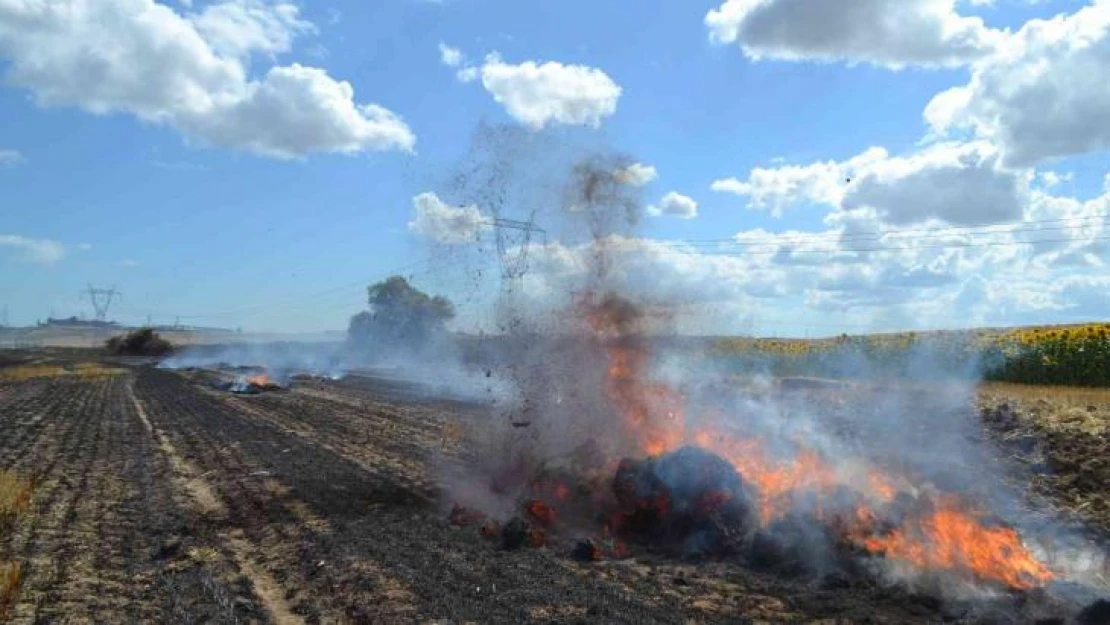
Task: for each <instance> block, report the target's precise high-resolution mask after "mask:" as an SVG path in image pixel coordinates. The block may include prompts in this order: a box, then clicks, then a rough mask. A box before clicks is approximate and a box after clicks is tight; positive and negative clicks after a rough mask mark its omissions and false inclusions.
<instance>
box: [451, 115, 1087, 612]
mask: <svg viewBox="0 0 1110 625" xmlns="http://www.w3.org/2000/svg"><path fill="white" fill-rule="evenodd" d="M563 138H565V137H563ZM559 139H560V138H559V137H556V136H552V135H548V134H545V133H527V132H523V131H519V130H514V129H506V128H490V127H483V128H481V129H479V131H478V133H477V134H476V135H475V141H474V144H473V146H472V149H471V152H470V154H468V156H467V159H466V161H465V167H463V168H462V170H461V171H460V173H459V175H457V176H456V177H454V178H453V179H452V182H451V183H450V184H448V185H447V186H446V188H445V189H444V190H443V193H444V194H445V195H447V196H448V197H449V199H450V201H451V202H452V203H453V204H457V205H475V206H478V207H479V208H480V209H481V210H483V211H484V212H486V213H487V214H490V215H494V216H496V217H499V218H510V219H516V220H523V221H527V222H530V223H533V224H536V225H537V226H541V227H542V228H543V229H544V230H545V231H546V232H547V233H548V235H549V239H550V242H549V245H547V246H546V247H545V246H543V245H541V244H540V243H538V242H536V241H534V240H533V241H530V242H526V243H520V244H519V245H516V246H514V245H506V244H505V241H499V243H501V245H499V247H498V250H499V253H500V254H501V255H502V258H501V261H502V262H505V261H506V258H505V256H510V257H514V256H513V255H517V256H515V257H514V258H515V259H518V260H519V255H520V254H522V253H523V252H525V251H528V252H531V253H532V254H533V256H532V258H533V259H535V258H536V257H537V256H538V257H540V258H542V257H543V255H544V254H561V253H565V251H566V250H567V249H568V247H569V246H573V247H574V248H575V250H576V253H575V254H574V256H573V259H569V258H567V259H563V260H564V261H565V262H562V263H555V264H553V265H547V264H544V263H542V262H541V263H538V264H537V265H535V266H534V267H532V268H531V269H532V270H533V271H536V272H543V271H546V270H550V269H551V268H552V267H557V266H560V265H562V266H566V265H574V271H569V272H565V273H563V274H562V275H558V276H555V278H556V280H549V279H544V280H530V279H528V278H525V279H524V280H523V281H521V282H520V283H517V284H511V286H513V287H514V288H512V289H510V290H507V291H505V292H503V293H502V296H501V297H500V298H499V299H498V300H497V303H496V305H495V308H496V311H497V317H498V319H499V323H498V328H499V330H500V332H499V333H498V334H496V335H493V336H489V337H486V338H485V339H484V347H483V349H482V356H481V358H480V361H481V363H482V366H483V367H485V368H486V369H487V370H492V371H494V372H496V373H495V376H496V377H498V378H500V379H503V380H505V381H506V382H507V383H508V385H509V386H511V388H512V391H513V392H509V393H505V394H504V395H503V396H502V397H503V399H504V401H503V402H502V403H501V404H500V405H499V410H498V411H497V412H496V414H495V415H493V416H492V417H491V418H490V419H488V420H481V421H476V422H472V423H469V424H468V425H469V427H470V429H471V432H470V435H471V438H472V442H474V443H475V444H476V445H478V448H479V451H478V452H477V453H476V457H477V458H478V461H476V462H468V463H466V464H451V463H445V464H444V465H443V466H442V467H441V473H442V474H443V476H444V478H443V482H444V484H445V486H446V487H447V492H448V495H449V498H450V502H451V503H458V504H462V505H465V506H471V507H476V508H479V509H482V510H484V511H485V512H487V513H488V514H491V515H493V516H496V517H499V518H505V517H507V516H509V515H511V514H512V513H513V511H514V510H517V509H518V507H517V506H518V503H519V501H518V500H519V499H520V497H522V496H523V494H524V493H525V492H530V491H528V489H529V480H530V479H532V477H533V476H536V475H540V474H546V473H547V472H549V471H551V469H552V467H558V468H560V470H562V469H566V468H567V467H575V466H580V465H581V464H582V461H581V458H582V457H583V456H591V457H593V456H596V457H599V458H601V459H602V460H600V461H597V462H594V463H592V464H590V463H587V465H589V468H588V469H576V470H577V471H579V473H578V474H579V475H583V476H584V475H591V476H592V475H597V474H598V472H600V473H601V474H608V475H609V476H612V475H613V474H614V472H615V471H616V469H617V464H618V463H619V462H620V461H621V460H622V459H624V458H630V459H633V460H642V459H646V458H660V464H659V465H658V466H661V467H665V470H658V471H657V472H656V474H655V475H654V477H653V478H652V479H655V478H658V480H660V481H661V482H662V483H664V484H665V485H666V486H667V487H668V489H667V490H666V492H668V493H679V494H682V497H681V498H680V500H679V501H678V503H679V504H680V506H679V507H680V508H683V509H685V508H688V507H689V506H690V505H692V504H691V500H690V498H689V497H688V496H687V495H688V493H689V484H692V483H693V484H702V482H699V481H697V480H696V479H695V477H696V474H695V472H697V471H705V470H706V467H707V466H709V467H715V466H717V465H715V464H713V463H712V462H711V461H707V460H705V459H704V457H703V456H702V455H699V454H694V455H690V454H689V453H688V452H687V453H686V454H685V455H684V456H682V458H686V460H683V461H679V460H674V459H673V458H672V457H671V456H670V455H669V454H671V453H672V452H675V451H677V450H679V449H683V448H685V447H690V446H693V447H699V448H701V449H702V450H707V451H709V452H712V453H713V454H715V455H716V456H718V457H719V458H723V459H725V460H726V461H727V462H728V463H730V464H731V465H732V466H733V467H734V468H735V470H736V472H737V475H738V476H739V477H738V479H740V480H742V481H743V489H742V490H743V491H744V492H745V493H748V492H751V493H756V494H755V495H752V496H751V498H752V503H751V505H752V506H753V507H754V508H756V509H755V510H753V511H752V513H753V515H755V516H758V517H759V519H760V521H759V527H758V529H757V530H755V531H752V532H749V533H748V535H747V537H746V538H745V540H747V541H748V548H749V551H748V554H749V555H748V557H749V559H750V560H751V562H752V563H758V561H759V560H760V557H761V556H763V557H765V558H766V559H768V560H770V561H774V562H777V563H778V565H780V566H783V565H785V564H787V563H795V564H798V565H799V566H800V567H801V568H803V569H805V570H806V571H809V572H810V573H813V574H818V575H820V574H823V573H826V572H831V571H841V570H843V568H844V567H845V566H846V564H847V563H849V562H850V565H851V566H853V567H863V568H866V569H869V570H870V574H872V575H875V576H877V577H879V578H882V579H889V580H897V581H899V582H900V583H903V584H910V585H916V586H918V587H921V588H925V589H928V590H930V591H932V592H935V593H938V594H942V595H945V596H953V597H955V596H967V595H968V594H969V593H971V594H974V593H980V592H984V589H987V590H989V589H991V588H997V587H998V585H1001V586H1005V585H1010V586H1012V587H1025V586H1026V585H1029V586H1030V587H1032V586H1039V585H1042V584H1043V583H1045V581H1046V580H1047V579H1049V578H1050V577H1051V574H1050V573H1049V572H1048V570H1047V569H1046V568H1045V567H1044V565H1043V563H1044V562H1048V563H1049V564H1051V565H1053V569H1054V571H1056V572H1057V573H1058V575H1059V576H1058V580H1061V581H1062V580H1067V581H1075V582H1079V583H1081V584H1094V583H1096V581H1097V580H1095V579H1094V578H1093V576H1092V575H1090V574H1089V571H1088V573H1081V572H1079V571H1078V569H1080V568H1083V567H1078V566H1073V567H1068V566H1065V565H1062V564H1061V565H1060V566H1057V564H1058V561H1057V559H1056V558H1057V557H1066V558H1072V559H1074V558H1076V557H1078V556H1077V554H1088V555H1090V554H1095V553H1098V551H1099V550H1098V549H1097V548H1096V547H1095V546H1092V545H1090V544H1089V543H1088V542H1086V541H1085V539H1084V538H1083V537H1082V535H1081V534H1080V533H1078V532H1075V531H1072V530H1070V529H1068V528H1066V527H1065V526H1064V525H1063V524H1062V523H1061V522H1060V521H1059V520H1058V519H1054V518H1052V516H1051V515H1049V514H1045V513H1044V511H1043V509H1038V508H1037V507H1036V506H1035V505H1034V506H1030V504H1029V501H1028V499H1027V496H1026V494H1025V492H1024V491H1023V489H1021V488H1020V487H1018V486H1015V485H1014V482H1015V480H1014V479H1013V478H1014V477H1015V468H1014V467H1013V466H1011V464H1010V463H1009V462H1008V461H1007V460H1006V459H1005V458H1004V457H1002V455H1003V454H1001V453H1000V451H999V449H998V448H997V446H996V445H994V444H993V443H992V442H990V441H989V440H988V439H987V438H986V437H985V435H984V432H983V430H982V426H981V423H980V420H979V418H978V415H977V413H976V411H975V408H974V405H975V394H976V386H977V384H978V383H979V381H980V377H981V376H980V373H981V370H982V363H980V362H977V361H975V360H974V359H962V360H961V359H953V358H951V357H950V356H949V355H948V353H947V352H946V350H945V346H944V345H943V344H940V343H935V342H931V341H928V340H925V341H920V342H918V343H916V344H914V345H911V346H908V347H906V348H905V349H903V350H901V351H900V355H899V357H898V359H897V362H893V361H891V360H890V359H883V358H876V357H875V354H872V353H869V352H867V351H865V350H862V349H852V348H850V347H849V348H847V349H843V350H838V351H836V352H834V353H831V354H828V355H825V356H822V357H820V358H815V361H816V362H818V363H819V368H818V369H815V370H814V371H811V372H810V375H813V376H815V377H820V378H821V380H809V379H804V378H786V379H784V378H783V377H782V376H781V375H775V374H776V373H781V372H776V371H774V369H775V368H776V363H773V362H771V361H764V362H760V361H758V360H753V359H744V358H737V357H736V356H734V355H729V354H727V353H719V352H714V351H712V350H709V349H707V347H708V345H707V342H706V341H704V340H698V339H696V338H689V337H682V336H678V335H677V334H676V332H675V329H676V327H678V326H679V325H681V323H682V317H683V315H684V313H685V312H686V311H687V309H688V304H689V303H688V302H687V301H680V300H677V299H675V298H674V293H675V292H676V290H674V289H652V288H650V285H651V284H652V276H651V275H643V273H642V271H643V269H644V268H643V267H637V266H635V265H634V264H632V263H629V262H628V259H629V258H633V257H634V256H629V255H627V254H623V253H622V251H623V250H625V249H626V248H627V246H628V245H629V241H633V240H635V235H636V231H637V227H638V225H639V224H640V220H641V216H642V215H643V206H644V204H643V202H642V198H641V197H640V194H639V190H638V187H636V186H634V185H630V184H628V183H627V180H626V177H625V176H622V175H621V173H620V172H621V171H623V170H624V169H625V168H627V167H628V166H630V165H631V164H633V163H635V162H636V161H635V159H632V158H630V157H627V156H625V155H622V154H617V153H612V152H611V151H609V150H607V149H604V148H603V147H598V146H586V147H584V146H582V145H581V144H574V143H573V142H561V141H560V140H559ZM510 260H512V259H510ZM543 277H544V278H550V277H551V276H543ZM551 284H557V285H558V286H559V287H560V290H559V291H555V290H552V289H550V288H539V287H541V286H543V285H551ZM705 288H706V289H712V288H714V287H713V285H712V284H706V285H705ZM706 300H712V298H709V297H707V298H706ZM838 380H839V382H837V381H838ZM690 458H693V460H690ZM652 466H654V465H652ZM652 470H653V471H654V470H655V469H654V468H653V469H652ZM713 470H714V471H716V470H717V469H713ZM583 479H585V478H583ZM610 479H612V478H611V477H610ZM653 483H654V482H653ZM722 483H731V482H729V481H728V480H723V481H722ZM730 489H731V490H734V491H739V490H741V488H740V487H731V486H730ZM702 494H705V493H701V492H700V491H699V496H700V495H702ZM671 503H674V502H671ZM1034 503H1035V502H1034ZM942 523H947V524H950V525H951V526H952V527H951V528H948V527H947V526H945V527H941V526H940V524H942ZM938 528H939V529H938ZM577 529H578V531H580V532H582V533H583V534H588V533H589V532H590V531H592V530H594V529H596V528H590V527H587V526H582V527H579V528H577ZM948 529H953V530H954V531H956V532H957V533H959V532H963V533H965V534H966V536H963V535H960V536H956V537H955V538H953V537H950V536H947V535H945V532H946V531H947V530H948ZM950 539H951V540H952V541H954V542H953V544H947V543H945V542H944V541H948V540H950ZM915 541H917V542H915ZM977 541H978V542H982V543H983V544H978V545H977V544H975V543H976V542H977ZM991 541H994V542H991ZM695 542H697V541H695ZM1044 542H1047V543H1051V544H1053V545H1057V546H1064V547H1061V548H1060V549H1057V550H1056V552H1055V553H1056V556H1055V557H1054V556H1052V555H1050V554H1049V551H1050V550H1049V549H1048V548H1044V547H1042V546H1041V544H1042V543H1044ZM918 543H920V545H919V544H918ZM995 543H997V544H995ZM919 546H923V547H924V550H925V553H924V554H923V555H922V554H919V553H918V551H917V548H918V547H919ZM969 546H970V547H979V548H983V549H986V550H988V551H990V550H993V551H994V552H1007V554H1006V555H1003V556H998V555H997V553H996V554H994V555H992V554H990V553H986V554H974V555H970V556H967V555H965V554H962V553H958V552H959V550H960V549H962V548H964V547H969ZM1008 550H1012V551H1013V553H1010V552H1009V551H1008ZM1064 553H1066V554H1068V555H1066V556H1061V555H1060V554H1064ZM849 555H850V558H847V557H848V556H849ZM846 558H847V559H846ZM999 558H1001V559H999ZM972 560H974V561H972ZM1068 568H1071V569H1075V570H1072V571H1070V572H1066V573H1064V571H1065V569H1068ZM1088 568H1089V567H1088ZM1084 570H1085V571H1086V570H1087V569H1086V568H1084ZM976 580H982V581H984V583H982V584H980V583H978V582H977V581H976ZM992 583H993V584H996V585H994V586H992ZM1052 588H1053V591H1054V592H1056V593H1058V594H1062V595H1063V594H1068V591H1065V590H1060V589H1059V584H1056V585H1054V586H1053V587H1052ZM1080 594H1082V593H1080ZM1073 598H1074V597H1073Z"/></svg>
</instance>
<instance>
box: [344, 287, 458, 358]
mask: <svg viewBox="0 0 1110 625" xmlns="http://www.w3.org/2000/svg"><path fill="white" fill-rule="evenodd" d="M367 303H368V304H369V306H370V310H368V311H364V312H360V313H358V314H357V315H355V316H353V317H351V322H350V325H349V326H348V329H347V337H348V340H349V341H350V342H351V343H352V344H354V345H355V346H358V347H368V348H372V349H374V350H375V351H379V352H380V351H390V350H397V349H404V350H419V349H421V348H423V347H426V346H428V345H429V344H431V343H432V342H433V341H435V340H437V339H440V338H442V337H444V336H445V335H446V333H447V328H446V324H447V322H448V321H450V320H451V319H452V318H454V316H455V307H454V305H453V304H452V303H451V302H450V300H448V299H447V298H445V297H442V296H438V295H436V296H432V295H428V294H427V293H424V292H423V291H420V290H418V289H416V288H414V287H413V286H412V285H411V284H409V282H408V280H406V279H405V278H403V277H401V276H392V277H390V278H388V279H386V280H383V281H382V282H379V283H377V284H374V285H372V286H370V287H369V288H368V289H367Z"/></svg>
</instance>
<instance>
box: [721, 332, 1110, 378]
mask: <svg viewBox="0 0 1110 625" xmlns="http://www.w3.org/2000/svg"><path fill="white" fill-rule="evenodd" d="M713 348H714V351H715V352H716V353H717V354H718V355H721V356H724V357H726V358H728V357H731V358H733V359H735V361H736V364H738V365H740V366H742V367H746V368H754V369H761V370H768V371H771V372H773V373H775V374H778V375H799V374H801V375H821V376H835V377H853V376H864V377H874V376H876V375H878V374H881V373H884V372H886V373H894V374H896V375H899V376H907V375H908V376H911V377H921V376H923V375H933V374H937V373H940V374H952V373H956V374H960V375H966V374H968V373H972V372H978V373H981V374H982V376H983V377H984V378H986V379H988V380H992V381H998V382H1017V383H1021V384H1044V385H1062V386H1087V387H1107V386H1110V323H1090V324H1081V325H1071V326H1047V327H1027V328H1017V329H981V330H966V331H948V330H945V331H935V332H906V333H898V334H871V335H862V336H848V335H846V334H845V335H842V336H839V337H835V338H828V339H812V340H810V339H804V340H803V339H756V338H729V339H722V340H719V341H717V342H716V343H715V345H714V346H713Z"/></svg>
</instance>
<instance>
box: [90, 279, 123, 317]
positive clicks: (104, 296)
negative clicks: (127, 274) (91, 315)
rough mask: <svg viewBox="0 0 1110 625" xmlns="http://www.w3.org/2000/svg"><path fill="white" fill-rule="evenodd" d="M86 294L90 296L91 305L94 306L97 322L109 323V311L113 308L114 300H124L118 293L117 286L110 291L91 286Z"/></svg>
mask: <svg viewBox="0 0 1110 625" xmlns="http://www.w3.org/2000/svg"><path fill="white" fill-rule="evenodd" d="M85 293H86V294H87V295H88V296H89V303H91V304H92V307H93V311H94V312H95V313H96V320H97V321H107V320H108V309H109V308H110V307H111V306H112V300H113V299H123V295H121V294H120V293H119V292H118V291H116V287H115V285H113V286H112V288H110V289H98V288H96V287H94V286H93V285H91V284H90V285H89V289H88V290H87V291H86V292H85Z"/></svg>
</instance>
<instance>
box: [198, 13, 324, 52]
mask: <svg viewBox="0 0 1110 625" xmlns="http://www.w3.org/2000/svg"><path fill="white" fill-rule="evenodd" d="M189 20H190V21H192V22H193V24H194V25H195V26H196V29H197V32H199V33H200V35H201V37H203V38H204V40H205V41H206V42H207V43H208V45H210V46H211V47H212V49H213V50H214V51H215V52H216V53H217V54H221V55H226V56H234V57H238V56H244V55H247V54H250V53H252V52H258V53H262V54H271V55H273V54H279V53H282V52H288V51H289V50H290V49H291V48H292V47H293V39H295V38H296V37H297V35H299V34H301V33H309V32H314V31H315V30H316V28H315V26H313V25H312V23H311V22H307V21H304V20H302V19H300V17H299V11H298V9H297V7H296V6H295V5H293V4H290V3H288V2H278V3H266V2H262V1H261V0H225V1H224V2H220V3H218V4H210V5H208V6H206V7H205V8H204V11H201V12H200V13H199V14H196V15H190V16H189Z"/></svg>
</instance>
